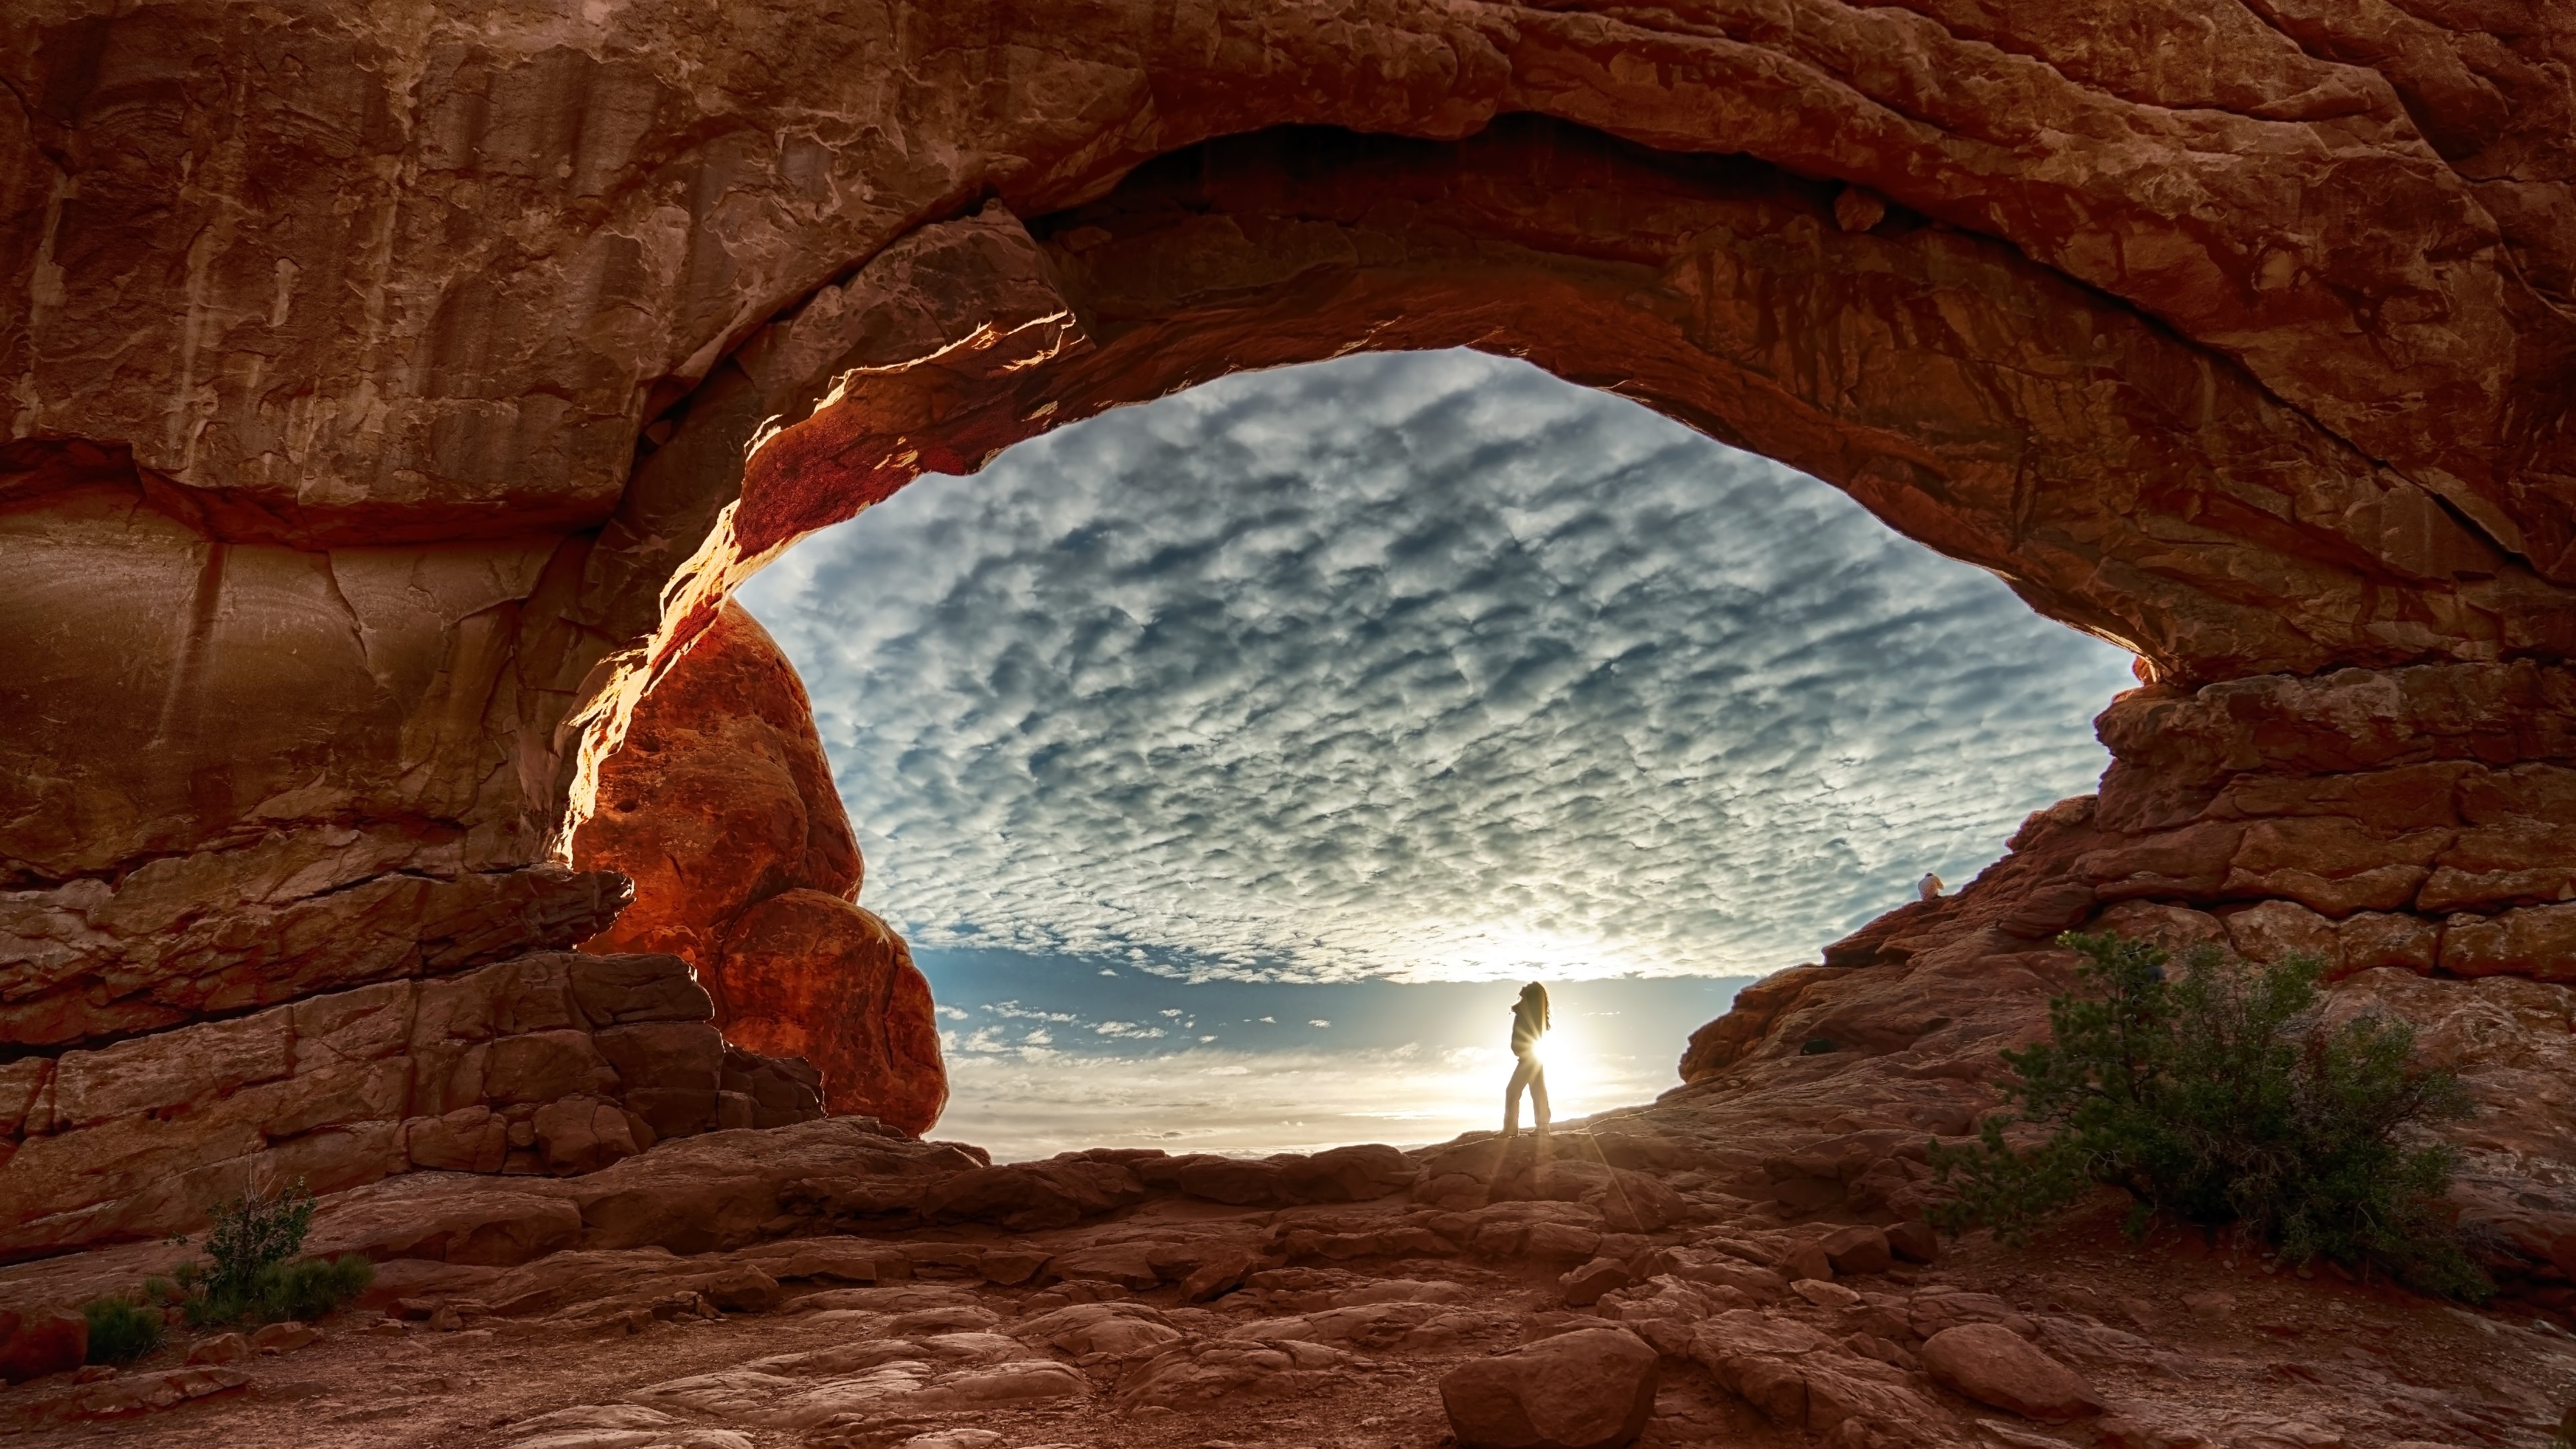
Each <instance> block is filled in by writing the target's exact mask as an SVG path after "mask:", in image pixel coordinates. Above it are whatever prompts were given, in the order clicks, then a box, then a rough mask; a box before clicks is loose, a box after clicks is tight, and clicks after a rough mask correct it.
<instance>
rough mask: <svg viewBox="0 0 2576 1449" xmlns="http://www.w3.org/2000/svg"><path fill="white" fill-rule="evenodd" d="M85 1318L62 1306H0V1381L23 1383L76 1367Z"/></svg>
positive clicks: (82, 1353)
mask: <svg viewBox="0 0 2576 1449" xmlns="http://www.w3.org/2000/svg"><path fill="white" fill-rule="evenodd" d="M88 1358H89V1320H88V1319H86V1318H83V1317H82V1316H81V1315H79V1314H77V1313H74V1312H72V1311H71V1310H69V1309H66V1308H54V1307H43V1308H35V1307H31V1308H26V1309H20V1310H11V1309H0V1383H11V1384H23V1383H25V1382H26V1381H27V1380H29V1379H34V1378H42V1377H44V1376H45V1375H46V1374H58V1373H64V1372H67V1371H69V1370H71V1369H76V1368H79V1367H80V1366H81V1365H82V1364H83V1363H84V1362H86V1361H87V1360H88Z"/></svg>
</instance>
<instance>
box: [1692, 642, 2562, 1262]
mask: <svg viewBox="0 0 2576 1449" xmlns="http://www.w3.org/2000/svg"><path fill="white" fill-rule="evenodd" d="M2098 727H2099V729H2100V732H2101V735H2102V739H2103V741H2104V742H2105V743H2106V744H2107V745H2109V746H2110V748H2111V750H2112V752H2113V764H2112V766H2111V769H2110V770H2109V771H2108V772H2107V773H2106V774H2105V776H2104V777H2103V783H2102V791H2101V794H2100V795H2099V796H2098V797H2095V796H2084V797H2079V798H2077V799H2073V800H2067V801H2063V802H2061V803H2059V804H2058V805H2056V806H2053V807H2051V808H2050V809H2048V810H2045V811H2042V812H2040V813H2038V814H2036V815H2033V816H2032V817H2031V818H2030V819H2029V821H2028V822H2026V823H2025V824H2024V825H2023V826H2022V828H2021V830H2020V831H2019V832H2018V833H2017V834H2016V835H2015V836H2014V837H2013V840H2012V845H2011V853H2010V854H2008V855H2006V856H2005V857H2004V858H2003V859H2002V860H2000V861H1998V862H1997V863H1996V864H1995V865H1994V866H1992V867H1990V868H1989V869H1988V870H1987V871H1986V872H1985V873H1984V874H1982V875H1981V876H1979V877H1978V879H1977V880H1976V882H1975V883H1973V884H1972V885H1971V886H1969V887H1968V889H1966V890H1964V891H1962V892H1960V893H1959V894H1957V895H1955V896H1951V897H1946V898H1943V899H1941V900H1937V901H1930V902H1916V903H1910V904H1908V905H1906V906H1904V907H1902V908H1900V909H1898V910H1896V911H1892V912H1890V913H1889V914H1887V915H1886V916H1883V917H1881V918H1879V919H1878V920H1876V921H1873V922H1871V923H1870V924H1869V925H1868V926H1866V927H1864V928H1863V929H1862V930H1860V931H1859V932H1857V933H1855V934H1854V935H1853V936H1851V937H1849V938H1847V939H1845V940H1843V941H1840V942H1837V943H1835V944H1834V945H1833V946H1831V947H1828V948H1827V949H1826V951H1825V952H1824V958H1823V961H1822V962H1821V964H1817V965H1809V966H1800V967H1795V968H1792V969H1790V970H1787V971H1782V972H1779V973H1777V974H1775V975H1773V976H1771V977H1769V978H1767V979H1765V980H1763V981H1761V982H1758V983H1756V984H1755V985H1753V986H1751V987H1748V988H1746V990H1745V991H1744V992H1743V993H1742V994H1740V995H1739V996H1738V997H1737V999H1736V1002H1735V1006H1734V1009H1733V1010H1731V1011H1730V1012H1728V1014H1727V1015H1725V1016H1723V1017H1720V1018H1718V1019H1717V1020H1716V1021H1713V1022H1710V1023H1708V1024H1707V1025H1706V1026H1704V1027H1702V1028H1701V1029H1700V1030H1699V1031H1698V1032H1696V1033H1695V1034H1693V1036H1692V1037H1691V1040H1690V1044H1689V1046H1688V1048H1687V1049H1686V1050H1685V1051H1684V1053H1683V1056H1682V1060H1681V1064H1680V1069H1681V1075H1682V1079H1683V1081H1684V1083H1685V1084H1686V1086H1685V1088H1684V1090H1685V1091H1687V1092H1720V1093H1742V1092H1743V1091H1744V1089H1746V1088H1747V1087H1749V1086H1755V1085H1757V1084H1758V1085H1760V1086H1772V1087H1777V1086H1781V1085H1783V1084H1784V1083H1783V1078H1784V1077H1789V1076H1798V1075H1804V1076H1806V1077H1809V1078H1819V1077H1820V1075H1821V1077H1822V1078H1823V1079H1818V1080H1811V1081H1809V1082H1808V1083H1807V1088H1808V1090H1810V1091H1811V1092H1812V1093H1814V1096H1815V1099H1816V1100H1815V1101H1814V1103H1813V1104H1812V1106H1811V1107H1810V1108H1809V1110H1811V1111H1815V1112H1819V1113H1822V1114H1825V1115H1830V1116H1833V1117H1835V1119H1836V1120H1838V1121H1839V1122H1841V1123H1842V1124H1843V1125H1842V1126H1841V1127H1840V1128H1839V1129H1838V1131H1839V1133H1840V1134H1841V1136H1840V1137H1839V1138H1838V1139H1835V1140H1834V1142H1833V1143H1832V1144H1831V1145H1830V1146H1829V1147H1828V1148H1820V1149H1811V1150H1810V1151H1809V1152H1808V1153H1806V1154H1804V1155H1803V1156H1800V1155H1793V1154H1784V1155H1782V1156H1780V1157H1779V1158H1778V1159H1777V1160H1776V1161H1774V1162H1772V1163H1769V1164H1767V1166H1766V1171H1768V1169H1769V1168H1776V1169H1777V1171H1776V1172H1770V1174H1769V1175H1770V1177H1771V1178H1772V1179H1773V1180H1774V1181H1775V1182H1776V1183H1777V1184H1778V1185H1779V1186H1778V1189H1777V1190H1778V1191H1779V1192H1781V1193H1783V1194H1785V1195H1787V1196H1789V1197H1796V1198H1799V1199H1800V1200H1799V1202H1798V1204H1797V1205H1799V1206H1801V1207H1805V1208H1809V1209H1813V1208H1816V1207H1821V1206H1829V1205H1857V1206H1860V1207H1863V1208H1864V1209H1877V1208H1888V1207H1893V1208H1894V1209H1895V1210H1899V1211H1910V1210H1913V1209H1915V1208H1917V1207H1919V1206H1920V1203H1921V1200H1922V1194H1923V1185H1922V1179H1923V1177H1924V1176H1925V1174H1924V1173H1923V1172H1922V1171H1921V1170H1920V1164H1919V1163H1917V1164H1915V1166H1913V1167H1911V1168H1909V1167H1908V1166H1907V1165H1906V1161H1905V1159H1903V1158H1902V1156H1901V1149H1902V1148H1904V1147H1905V1145H1906V1144H1907V1143H1908V1142H1914V1143H1917V1144H1919V1141H1920V1137H1921V1134H1922V1129H1924V1128H1927V1127H1928V1128H1929V1129H1930V1130H1932V1131H1935V1132H1939V1133H1945V1134H1950V1133H1958V1132H1962V1131H1964V1130H1966V1128H1967V1126H1968V1124H1969V1122H1970V1121H1971V1120H1972V1119H1973V1117H1974V1116H1975V1115H1976V1111H1977V1110H1981V1108H1974V1107H1971V1106H1968V1105H1966V1104H1963V1105H1962V1106H1961V1107H1959V1108H1957V1109H1954V1110H1953V1111H1952V1113H1951V1114H1949V1115H1946V1116H1941V1117H1938V1118H1934V1119H1926V1118H1924V1117H1923V1116H1922V1115H1921V1113H1920V1108H1919V1106H1917V1105H1915V1104H1908V1105H1907V1106H1906V1107H1904V1108H1903V1109H1902V1110H1901V1111H1899V1110H1890V1109H1888V1108H1887V1107H1885V1106H1884V1105H1881V1104H1880V1102H1879V1101H1877V1100H1874V1099H1878V1098H1880V1097H1881V1096H1882V1094H1883V1093H1886V1092H1888V1091H1891V1090H1894V1089H1895V1086H1896V1080H1897V1079H1916V1080H1921V1079H1925V1078H1955V1079H1957V1080H1960V1081H1965V1082H1974V1083H1979V1084H1983V1085H1984V1086H1985V1087H1986V1088H1987V1091H1988V1095H1987V1096H1986V1098H1985V1099H1984V1100H1985V1102H1987V1103H1992V1102H1993V1101H1994V1100H1995V1098H1994V1097H1993V1096H1992V1093H1991V1089H1992V1086H1993V1084H1994V1083H1995V1082H1996V1081H1997V1080H1998V1079H1999V1077H2000V1075H2001V1070H2002V1065H2001V1062H2000V1060H1999V1058H1998V1057H1997V1056H1996V1050H1997V1048H1999V1047H2008V1046H2016V1045H2020V1044H2024V1043H2027V1042H2029V1041H2032V1040H2036V1039H2038V1038H2039V1037H2041V1036H2043V1035H2044V1034H2045V1033H2046V1030H2047V1015H2046V1003H2047V999H2048V997H2049V996H2050V995H2051V994H2052V993H2054V992H2059V991H2064V990H2066V989H2067V988H2068V987H2069V986H2070V985H2071V984H2072V982H2073V976H2072V968H2073V960H2072V958H2071V956H2070V955H2069V953H2066V952H2062V951H2056V950H2053V949H2051V947H2050V944H2049V943H2050V941H2051V940H2052V939H2053V937H2054V936H2055V935H2056V933H2057V932H2059V931H2061V930H2066V929H2070V928H2080V929H2086V930H2112V931H2118V932H2121V933H2122V934H2126V935H2131V936H2136V937H2141V938H2145V939H2149V940H2154V941H2157V942H2160V943H2162V944H2165V945H2167V946H2169V947H2173V948H2180V947H2183V946H2187V945H2191V944H2194V943H2198V942H2212V943H2216V944H2219V945H2222V946H2225V947H2228V948H2230V949H2232V950H2234V951H2236V952H2238V953H2240V954H2242V955H2244V956H2246V957H2248V958H2250V959H2253V960H2257V961H2273V960H2278V959H2280V958H2281V957H2283V956H2284V955H2286V954H2288V953H2290V952H2293V951H2306V952H2313V953H2315V954H2317V955H2319V956H2321V957H2323V958H2324V960H2325V961H2326V963H2327V975H2328V977H2329V979H2330V980H2331V981H2332V982H2333V983H2334V984H2333V985H2332V987H2331V988H2330V990H2329V993H2328V1008H2327V1009H2328V1010H2329V1011H2330V1012H2335V1013H2349V1012H2354V1011H2359V1010H2364V1009H2378V1010H2381V1011H2384V1012H2387V1013H2388V1014H2391V1015H2394V1016H2397V1017H2399V1018H2402V1019H2404V1020H2407V1021H2409V1022H2412V1023H2413V1024H2414V1025H2415V1026H2416V1028H2417V1031H2418V1033H2419V1040H2420V1041H2421V1042H2422V1043H2423V1049H2424V1052H2425V1054H2426V1056H2427V1058H2428V1059H2429V1060H2431V1061H2434V1062H2436V1063H2438V1064H2440V1065H2443V1066H2445V1067H2448V1068H2449V1069H2451V1070H2454V1071H2457V1072H2459V1073H2460V1074H2461V1076H2462V1078H2463V1081H2464V1082H2465V1084H2466V1085H2467V1086H2468V1088H2469V1090H2470V1094H2471V1096H2472V1097H2473V1098H2474V1099H2475V1100H2476V1102H2477V1103H2478V1107H2479V1111H2478V1114H2477V1115H2476V1116H2475V1117H2473V1118H2472V1119H2471V1120H2469V1121H2468V1122H2466V1123H2464V1124H2462V1125H2460V1126H2459V1127H2458V1128H2456V1129H2453V1130H2452V1132H2451V1136H2452V1139H2453V1140H2454V1141H2455V1142H2457V1143H2458V1144H2459V1145H2460V1146H2461V1148H2462V1149H2463V1154H2464V1170H2463V1172H2462V1174H2461V1177H2460V1179H2459V1183H2458V1186H2457V1187H2456V1189H2455V1191H2454V1198H2455V1200H2456V1201H2457V1203H2458V1205H2459V1206H2460V1209H2461V1211H2462V1213H2463V1214H2464V1216H2466V1217H2467V1218H2468V1219H2469V1220H2470V1221H2471V1222H2473V1223H2475V1224H2479V1225H2482V1227H2483V1229H2484V1231H2482V1232H2480V1233H2478V1234H2476V1235H2475V1236H2476V1238H2477V1239H2478V1240H2479V1241H2481V1242H2483V1243H2485V1244H2487V1246H2488V1264H2487V1266H2488V1267H2489V1269H2490V1270H2491V1271H2492V1272H2494V1273H2495V1274H2496V1275H2497V1276H2498V1277H2499V1278H2500V1279H2501V1280H2503V1281H2504V1282H2506V1283H2507V1284H2508V1285H2510V1286H2511V1287H2512V1288H2513V1289H2514V1291H2516V1292H2518V1293H2520V1294H2522V1295H2523V1296H2525V1297H2527V1298H2530V1299H2531V1300H2533V1301H2535V1302H2539V1303H2541V1304H2543V1305H2544V1306H2547V1307H2550V1308H2553V1309H2558V1310H2564V1309H2567V1308H2568V1307H2569V1306H2570V1305H2571V1304H2576V1188H2571V1186H2570V1178H2569V1173H2568V1164H2569V1163H2570V1162H2576V1092H2571V1091H2570V1089H2569V1087H2568V1085H2567V1079H2566V1076H2565V1069H2566V1067H2567V1066H2568V1064H2569V1061H2570V1057H2569V1049H2568V1043H2569V1040H2570V1038H2569V1035H2568V1033H2569V1032H2570V1030H2571V1029H2576V671H2569V670H2567V669H2564V668H2557V667H2549V666H2542V665H2538V664H2534V663H2528V662H2525V663H2516V664H2461V665H2425V666H2419V667H2416V668H2410V669H2397V670H2360V669H2350V670H2342V671H2338V672H2335V673H2333V674H2329V675H2325V676H2323V677H2319V678H2294V677H2289V676H2278V675H2275V676H2267V677H2263V678H2257V679H2241V680H2231V681H2228V682H2225V683H2222V684H2213V685H2208V686H2204V687H2203V688H2201V689H2198V690H2192V691H2186V690H2180V689H2175V688H2171V687H2151V688H2146V689H2140V690H2135V691H2132V692H2130V693H2129V694H2126V695H2123V696H2122V697H2121V698H2120V699H2119V700H2118V701H2117V702H2115V703H2114V704H2113V705H2112V706H2111V708H2110V709H2108V710H2106V711H2104V713H2103V714H2102V716H2101V719H2100V721H2099V722H2098ZM1810 1054H1812V1060H1809V1059H1808V1058H1809V1056H1810ZM1739 1110H1745V1109H1742V1108H1739ZM1873 1129H1875V1130H1876V1131H1877V1133H1878V1138H1879V1139H1883V1140H1872V1139H1871V1131H1872V1130H1873ZM1891 1130H1892V1132H1893V1135H1890V1132H1891Z"/></svg>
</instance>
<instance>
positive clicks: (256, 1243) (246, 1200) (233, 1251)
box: [176, 1178, 313, 1298]
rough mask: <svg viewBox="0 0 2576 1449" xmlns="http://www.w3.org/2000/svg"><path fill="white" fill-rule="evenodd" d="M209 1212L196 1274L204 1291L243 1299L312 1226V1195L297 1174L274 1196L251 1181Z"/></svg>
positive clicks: (298, 1244)
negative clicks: (203, 1263) (202, 1258)
mask: <svg viewBox="0 0 2576 1449" xmlns="http://www.w3.org/2000/svg"><path fill="white" fill-rule="evenodd" d="M209 1216H210V1217H212V1218H213V1220H214V1225H213V1226H212V1227H210V1228H208V1229H207V1230H206V1262H207V1267H206V1268H205V1269H204V1270H203V1272H202V1275H201V1276H202V1279H203V1282H204V1285H205V1289H206V1292H207V1293H209V1294H211V1295H213V1296H215V1297H219V1298H245V1297H248V1296H249V1295H250V1293H251V1291H252V1288H253V1286H254V1285H255V1284H256V1283H257V1282H258V1280H259V1277H260V1275H261V1274H262V1273H265V1272H266V1271H267V1270H268V1269H269V1268H271V1267H273V1266H275V1265H277V1264H279V1263H283V1262H285V1261H286V1260H287V1259H289V1258H292V1257H294V1256H295V1254H296V1250H297V1249H299V1248H302V1247H303V1246H304V1235H305V1233H306V1232H308V1231H310V1230H311V1229H312V1226H313V1194H311V1193H309V1192H306V1191H305V1190H304V1180H303V1179H302V1178H298V1179H296V1181H295V1183H294V1185H293V1186H290V1187H288V1188H287V1189H286V1190H285V1191H284V1192H281V1193H279V1194H278V1195H277V1196H275V1197H269V1196H268V1195H267V1194H265V1193H263V1192H262V1191H261V1190H260V1186H259V1184H258V1183H256V1182H254V1183H252V1184H251V1185H250V1188H249V1190H247V1191H245V1192H244V1193H243V1194H242V1195H241V1196H240V1197H238V1198H236V1199H234V1200H233V1201H231V1202H225V1203H217V1204H215V1207H214V1210H213V1212H212V1213H210V1214H209ZM176 1241H178V1242H181V1243H185V1242H187V1241H188V1240H187V1239H186V1238H184V1237H183V1238H179V1239H177V1240H176Z"/></svg>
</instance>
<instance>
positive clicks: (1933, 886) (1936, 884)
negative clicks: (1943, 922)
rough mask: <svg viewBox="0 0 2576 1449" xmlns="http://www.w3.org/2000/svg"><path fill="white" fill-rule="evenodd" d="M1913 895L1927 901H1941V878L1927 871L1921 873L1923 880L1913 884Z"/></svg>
mask: <svg viewBox="0 0 2576 1449" xmlns="http://www.w3.org/2000/svg"><path fill="white" fill-rule="evenodd" d="M1914 893H1915V894H1916V895H1917V896H1919V897H1921V898H1922V899H1924V900H1927V901H1937V900H1939V899H1941V877H1939V876H1937V875H1934V874H1933V873H1932V872H1930V871H1928V870H1927V871H1925V872H1923V879H1921V880H1919V881H1916V882H1915V883H1914Z"/></svg>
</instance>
